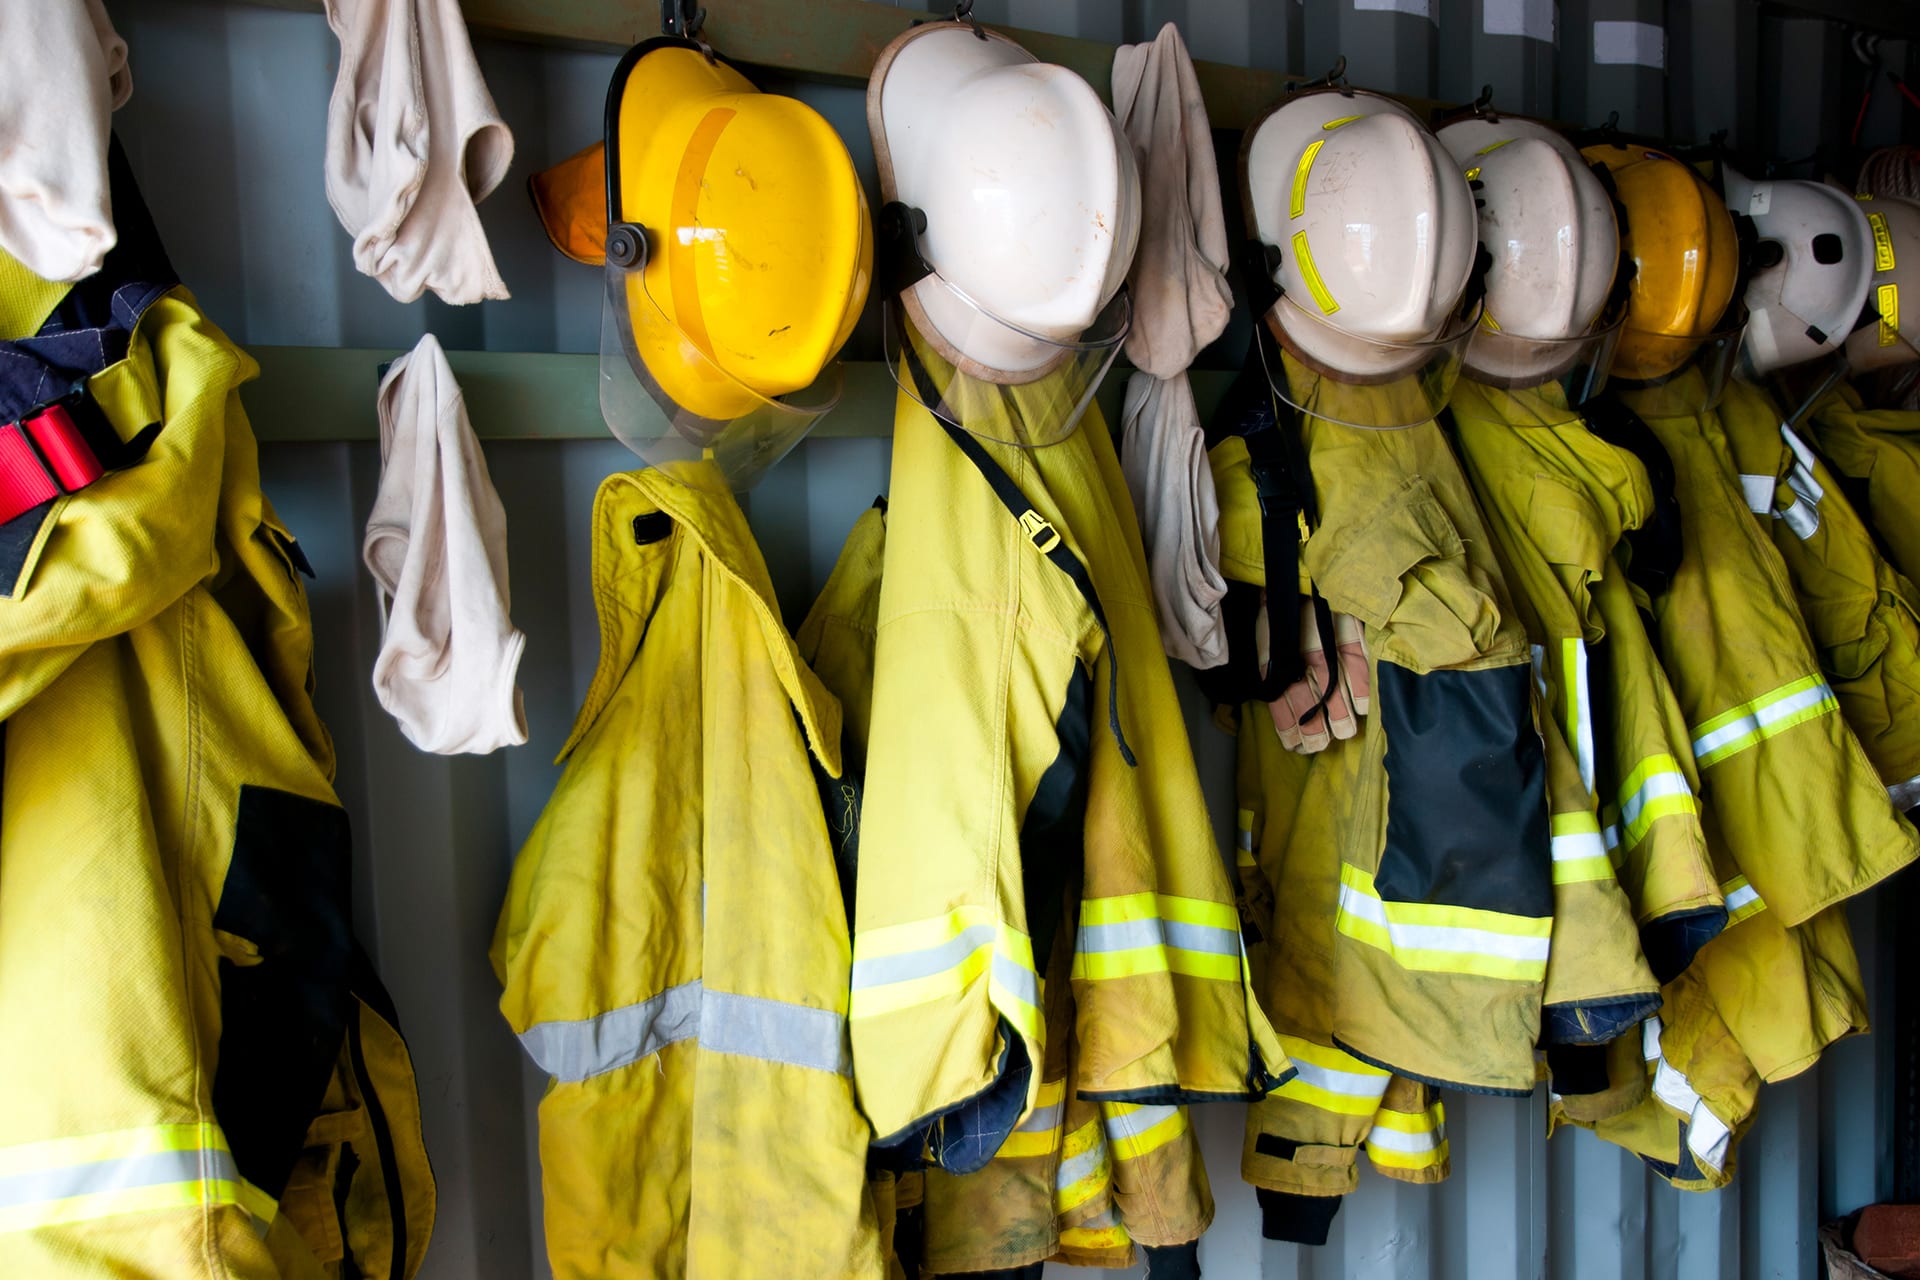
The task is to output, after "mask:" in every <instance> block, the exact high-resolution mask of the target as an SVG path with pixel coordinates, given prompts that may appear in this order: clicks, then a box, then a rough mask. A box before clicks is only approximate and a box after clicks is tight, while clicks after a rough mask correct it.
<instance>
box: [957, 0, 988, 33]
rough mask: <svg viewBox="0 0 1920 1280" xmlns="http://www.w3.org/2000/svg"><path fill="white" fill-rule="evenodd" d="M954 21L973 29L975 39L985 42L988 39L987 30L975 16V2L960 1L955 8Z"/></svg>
mask: <svg viewBox="0 0 1920 1280" xmlns="http://www.w3.org/2000/svg"><path fill="white" fill-rule="evenodd" d="M953 20H954V21H955V22H964V23H966V24H967V25H968V26H970V27H972V28H973V38H974V39H976V40H985V39H986V38H987V33H986V31H985V29H983V28H982V27H981V25H980V19H978V18H976V17H974V16H973V0H959V2H958V3H957V4H955V5H954V6H953Z"/></svg>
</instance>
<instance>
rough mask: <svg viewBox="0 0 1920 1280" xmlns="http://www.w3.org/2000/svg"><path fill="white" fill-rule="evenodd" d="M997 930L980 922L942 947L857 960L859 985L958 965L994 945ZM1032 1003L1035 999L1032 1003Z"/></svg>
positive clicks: (856, 983) (901, 979) (884, 982)
mask: <svg viewBox="0 0 1920 1280" xmlns="http://www.w3.org/2000/svg"><path fill="white" fill-rule="evenodd" d="M995 932H996V930H995V928H994V926H993V925H991V924H976V925H974V926H972V927H971V928H968V929H963V930H961V931H960V932H959V933H957V934H955V935H954V936H953V937H951V938H948V939H947V940H946V941H945V942H942V943H940V944H939V945H938V946H932V947H922V948H921V949H920V950H918V951H903V952H901V953H900V954H898V955H892V956H869V957H867V958H866V959H864V960H855V961H854V962H853V985H854V986H855V987H856V988H865V987H883V986H886V985H887V984H888V983H891V982H911V981H913V980H914V979H915V978H925V977H929V976H931V975H932V974H936V973H944V972H946V971H947V970H948V969H952V968H956V967H958V966H959V964H960V962H961V961H963V960H965V959H966V958H967V957H968V956H970V955H972V954H973V953H974V952H976V951H978V950H979V949H980V948H981V947H990V946H992V945H993V937H994V934H995ZM1029 1003H1031V1002H1029Z"/></svg>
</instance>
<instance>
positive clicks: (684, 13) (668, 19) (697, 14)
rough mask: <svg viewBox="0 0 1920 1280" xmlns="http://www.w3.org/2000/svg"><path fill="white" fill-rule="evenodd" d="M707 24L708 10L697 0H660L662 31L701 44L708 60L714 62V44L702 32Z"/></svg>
mask: <svg viewBox="0 0 1920 1280" xmlns="http://www.w3.org/2000/svg"><path fill="white" fill-rule="evenodd" d="M706 25H707V11H706V9H705V8H703V7H702V6H701V5H700V4H698V3H697V0H660V30H661V33H662V34H664V35H669V36H678V37H679V38H680V39H682V40H691V41H693V42H694V43H695V44H697V45H699V46H700V52H701V53H703V54H705V55H706V59H707V61H708V62H712V61H713V60H714V56H713V46H712V45H710V44H708V43H707V41H706V38H705V37H704V36H702V35H701V34H700V29H701V28H702V27H704V26H706Z"/></svg>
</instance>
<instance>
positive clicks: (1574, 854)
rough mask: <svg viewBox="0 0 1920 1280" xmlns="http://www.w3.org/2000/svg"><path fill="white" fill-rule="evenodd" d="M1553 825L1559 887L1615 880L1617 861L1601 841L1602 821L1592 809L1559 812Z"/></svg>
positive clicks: (1554, 853) (1554, 860)
mask: <svg viewBox="0 0 1920 1280" xmlns="http://www.w3.org/2000/svg"><path fill="white" fill-rule="evenodd" d="M1552 825H1553V882H1554V883H1555V884H1581V883H1584V882H1586V881H1589V880H1611V879H1613V859H1611V858H1609V857H1608V856H1607V846H1606V843H1605V841H1603V840H1602V839H1601V838H1600V819H1598V818H1597V817H1595V816H1594V815H1593V812H1592V811H1591V810H1587V809H1581V810H1578V811H1576V812H1573V813H1556V814H1554V815H1553V819H1552Z"/></svg>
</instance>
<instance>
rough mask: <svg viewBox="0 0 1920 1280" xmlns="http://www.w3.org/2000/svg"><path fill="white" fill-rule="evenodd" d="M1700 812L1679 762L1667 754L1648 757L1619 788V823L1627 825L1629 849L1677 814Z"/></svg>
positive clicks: (1627, 845)
mask: <svg viewBox="0 0 1920 1280" xmlns="http://www.w3.org/2000/svg"><path fill="white" fill-rule="evenodd" d="M1699 812H1700V806H1699V804H1698V802H1696V801H1695V799H1694V796H1693V788H1692V787H1691V786H1689V785H1688V784H1687V775H1686V774H1684V773H1682V772H1681V771H1680V762H1679V761H1678V760H1675V759H1674V758H1673V757H1672V756H1670V755H1667V754H1665V753H1664V752H1662V753H1659V754H1656V755H1651V756H1648V757H1647V758H1646V759H1644V760H1642V761H1641V762H1640V763H1639V764H1637V765H1635V766H1634V767H1633V772H1632V773H1630V774H1628V775H1627V780H1626V781H1625V782H1623V783H1621V784H1620V808H1619V812H1618V814H1617V818H1618V820H1619V821H1621V822H1622V823H1624V824H1625V828H1626V831H1625V842H1626V847H1627V848H1629V849H1632V848H1634V847H1635V846H1637V845H1638V844H1639V843H1640V842H1641V841H1642V840H1644V839H1646V838H1647V832H1649V831H1651V830H1652V829H1653V824H1654V823H1656V822H1658V821H1660V819H1662V818H1668V817H1672V816H1673V815H1674V814H1677V813H1692V814H1697V813H1699Z"/></svg>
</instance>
